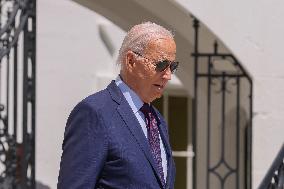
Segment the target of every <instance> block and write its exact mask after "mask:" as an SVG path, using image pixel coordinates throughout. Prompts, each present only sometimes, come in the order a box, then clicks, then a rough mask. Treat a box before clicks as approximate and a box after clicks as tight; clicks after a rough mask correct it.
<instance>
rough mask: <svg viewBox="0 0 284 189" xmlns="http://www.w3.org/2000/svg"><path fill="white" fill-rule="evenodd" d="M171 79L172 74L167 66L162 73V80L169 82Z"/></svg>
mask: <svg viewBox="0 0 284 189" xmlns="http://www.w3.org/2000/svg"><path fill="white" fill-rule="evenodd" d="M171 78H172V72H171V69H170V66H169V67H168V68H167V69H166V70H165V71H164V73H163V79H167V80H171Z"/></svg>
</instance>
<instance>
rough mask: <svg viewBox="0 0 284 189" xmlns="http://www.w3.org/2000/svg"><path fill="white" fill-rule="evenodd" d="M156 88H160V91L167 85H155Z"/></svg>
mask: <svg viewBox="0 0 284 189" xmlns="http://www.w3.org/2000/svg"><path fill="white" fill-rule="evenodd" d="M154 86H155V87H158V88H159V89H163V88H164V87H165V85H160V84H154Z"/></svg>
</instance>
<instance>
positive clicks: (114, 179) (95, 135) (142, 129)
mask: <svg viewBox="0 0 284 189" xmlns="http://www.w3.org/2000/svg"><path fill="white" fill-rule="evenodd" d="M175 57H176V44H175V41H174V38H173V35H172V33H171V32H170V31H168V30H166V29H165V28H164V27H162V26H160V25H157V24H154V23H151V22H146V23H142V24H139V25H136V26H134V27H132V28H131V29H130V31H129V32H128V33H127V35H126V37H125V38H124V41H123V43H122V46H121V48H120V51H119V57H118V60H117V62H118V64H120V65H121V71H120V75H119V76H118V77H117V78H116V80H114V81H112V82H111V83H110V84H109V85H108V86H107V88H106V89H105V90H103V91H100V92H98V93H95V94H93V95H91V96H89V97H87V98H86V99H84V100H83V101H81V102H80V103H79V104H78V105H77V106H76V107H75V108H74V109H73V111H72V112H71V114H70V116H69V118H68V121H67V125H66V129H65V135H64V141H63V153H62V158H61V164H60V172H59V178H58V185H57V187H58V189H67V188H68V189H94V188H111V189H127V188H128V189H144V188H145V189H157V188H169V189H172V188H174V180H175V166H174V162H173V157H172V152H171V148H170V144H169V137H168V131H167V125H166V123H165V121H164V119H163V117H162V116H161V115H160V113H159V112H158V111H157V110H156V109H155V108H154V107H152V106H151V102H152V101H153V100H155V99H156V98H159V97H160V96H161V95H162V93H163V90H164V88H165V86H166V84H167V82H168V81H169V80H170V79H171V74H172V73H173V72H174V71H175V70H176V69H177V67H178V62H175Z"/></svg>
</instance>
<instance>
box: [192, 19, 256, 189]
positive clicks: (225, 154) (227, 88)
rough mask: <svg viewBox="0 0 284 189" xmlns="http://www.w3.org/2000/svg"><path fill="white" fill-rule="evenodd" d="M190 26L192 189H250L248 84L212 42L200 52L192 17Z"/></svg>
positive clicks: (237, 65)
mask: <svg viewBox="0 0 284 189" xmlns="http://www.w3.org/2000/svg"><path fill="white" fill-rule="evenodd" d="M193 27H194V31H195V38H194V41H195V42H194V52H193V53H192V56H193V58H194V100H193V108H192V109H193V119H192V125H193V136H192V138H193V147H194V149H193V150H194V153H195V157H194V159H193V162H194V164H193V177H194V178H193V188H206V189H211V188H212V189H213V188H220V189H227V188H229V189H241V188H246V189H250V188H251V139H252V137H251V135H252V132H251V129H252V127H251V126H252V80H251V78H250V76H249V75H248V74H247V72H246V71H245V69H244V68H243V67H242V65H241V64H240V62H239V61H238V60H237V58H235V56H234V55H233V54H231V53H226V52H225V53H223V52H219V45H218V43H217V41H215V42H214V43H213V50H212V52H209V53H207V52H206V53H204V52H200V50H199V44H200V38H199V29H200V22H199V21H198V20H197V19H195V18H194V19H193ZM203 42H204V41H203Z"/></svg>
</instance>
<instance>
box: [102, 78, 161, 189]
mask: <svg viewBox="0 0 284 189" xmlns="http://www.w3.org/2000/svg"><path fill="white" fill-rule="evenodd" d="M107 89H108V90H109V92H110V95H111V96H112V98H113V100H114V101H116V102H117V103H118V104H119V105H118V107H117V111H118V113H119V114H120V116H121V118H122V120H123V121H124V122H125V124H126V126H127V128H128V129H129V131H130V132H131V134H132V135H133V137H134V138H135V140H136V142H137V143H138V145H139V147H140V149H141V150H142V151H143V153H144V155H145V157H146V158H147V160H148V161H149V163H150V164H151V166H152V168H153V170H154V172H155V175H156V177H157V178H158V180H159V181H160V185H161V186H162V181H161V179H160V177H159V173H158V169H157V166H156V163H155V162H154V159H153V156H152V154H151V151H150V146H149V143H148V141H147V138H146V137H145V135H144V133H143V131H142V128H141V126H140V124H139V122H138V120H137V118H136V117H135V115H134V113H133V112H132V110H131V108H130V106H129V104H128V103H127V101H126V99H125V98H124V97H123V94H122V93H121V91H120V89H119V88H118V87H117V86H116V84H115V83H114V82H112V83H111V84H110V85H109V86H108V88H107Z"/></svg>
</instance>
